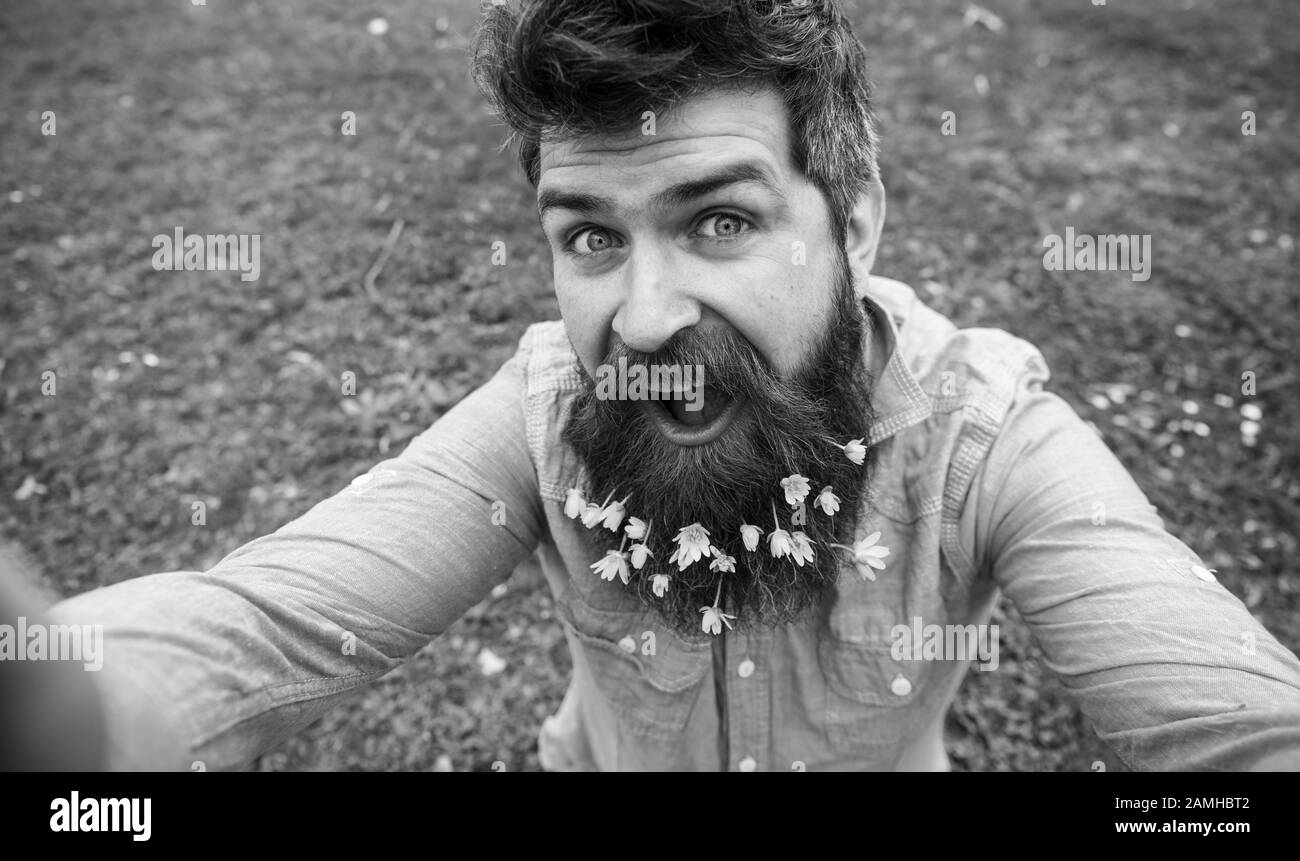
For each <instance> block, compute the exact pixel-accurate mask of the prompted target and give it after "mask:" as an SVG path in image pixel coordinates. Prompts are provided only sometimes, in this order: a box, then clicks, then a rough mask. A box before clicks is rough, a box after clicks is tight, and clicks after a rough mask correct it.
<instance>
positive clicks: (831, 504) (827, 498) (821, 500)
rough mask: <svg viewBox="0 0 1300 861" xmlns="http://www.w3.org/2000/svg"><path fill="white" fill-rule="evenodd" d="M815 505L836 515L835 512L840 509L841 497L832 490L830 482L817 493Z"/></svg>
mask: <svg viewBox="0 0 1300 861" xmlns="http://www.w3.org/2000/svg"><path fill="white" fill-rule="evenodd" d="M813 505H814V506H816V507H820V508H821V510H822V511H824V512H826V513H827V514H829V515H831V516H832V517H834V516H835V512H837V511H839V510H840V498H839V497H838V496H836V495H835V494H834V493H833V492H832V491H831V486H830V485H829V484H828V485H826V486H825V487H823V488H822V492H821V493H819V494H817V501H816V502H814V503H813Z"/></svg>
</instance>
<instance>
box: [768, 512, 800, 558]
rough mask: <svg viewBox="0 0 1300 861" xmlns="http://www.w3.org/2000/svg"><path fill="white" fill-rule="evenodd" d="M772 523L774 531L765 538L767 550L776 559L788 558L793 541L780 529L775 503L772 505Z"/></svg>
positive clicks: (792, 550)
mask: <svg viewBox="0 0 1300 861" xmlns="http://www.w3.org/2000/svg"><path fill="white" fill-rule="evenodd" d="M772 522H773V523H774V524H776V529H774V530H773V531H772V532H770V533H769V534H768V536H767V549H768V550H769V551H771V553H772V556H773V557H774V558H776V559H780V558H781V557H782V556H789V555H790V554H791V553H793V552H794V541H792V540H791V538H790V533H789V532H786V531H785V530H784V529H782V528H781V521H779V520H777V519H776V503H772Z"/></svg>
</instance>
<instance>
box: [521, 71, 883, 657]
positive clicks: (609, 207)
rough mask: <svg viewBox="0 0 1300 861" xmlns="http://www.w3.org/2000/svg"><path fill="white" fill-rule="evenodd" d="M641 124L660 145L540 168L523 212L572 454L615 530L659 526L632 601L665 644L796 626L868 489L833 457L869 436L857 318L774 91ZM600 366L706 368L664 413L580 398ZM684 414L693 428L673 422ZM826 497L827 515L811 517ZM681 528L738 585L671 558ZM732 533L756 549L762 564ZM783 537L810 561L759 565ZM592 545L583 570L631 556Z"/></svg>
mask: <svg viewBox="0 0 1300 861" xmlns="http://www.w3.org/2000/svg"><path fill="white" fill-rule="evenodd" d="M655 119H656V128H655V132H656V133H655V134H653V135H649V134H642V133H641V131H642V130H641V129H634V130H632V131H631V132H627V133H623V134H619V135H609V136H598V137H584V138H581V139H578V140H573V141H569V142H566V143H557V144H553V145H546V146H544V147H543V149H542V153H541V172H540V180H539V184H538V202H539V207H540V209H541V212H542V223H543V228H544V229H545V231H546V234H547V237H548V239H549V241H550V243H551V246H552V253H553V255H554V259H555V283H556V291H557V293H558V295H559V300H560V307H561V310H562V312H563V315H564V322H565V327H566V329H567V331H568V334H569V338H570V341H571V342H572V344H573V347H574V350H575V352H576V353H577V355H578V357H579V360H580V362H581V365H582V370H583V372H584V378H585V381H586V385H585V388H584V391H583V392H581V393H580V395H579V396H578V397H577V398H576V399H575V401H574V404H573V408H572V411H571V413H570V419H569V423H568V425H567V426H566V430H565V441H566V442H567V443H568V444H569V445H570V446H572V448H573V449H574V450H575V452H576V453H577V454H578V457H579V458H580V460H581V461H582V463H583V464H584V466H585V467H586V469H587V471H588V473H589V475H588V477H587V482H588V486H587V487H586V488H585V490H586V492H587V494H588V497H589V501H594V502H597V503H600V502H603V501H604V500H605V497H606V496H607V495H610V494H612V495H613V497H614V498H616V499H624V498H626V499H627V511H628V514H629V515H635V516H637V517H639V518H641V519H642V520H645V521H652V522H653V526H652V527H651V540H650V541H649V542H648V543H649V545H650V547H651V549H652V551H653V553H654V556H653V557H652V558H651V559H650V560H649V561H648V562H647V563H646V565H645V567H644V569H642V570H640V571H637V572H634V575H633V580H632V581H631V582H629V584H628V585H629V587H630V588H632V589H633V590H634V591H636V593H637V594H638V596H639V597H641V598H642V599H643V600H644V601H645V603H646V604H648V605H650V606H653V607H655V608H656V609H657V610H658V611H659V612H661V613H662V614H663V615H664V617H665V619H666V620H667V621H668V622H669V623H670V624H671V625H673V627H675V628H677V629H679V630H681V631H682V632H684V633H685V632H689V631H691V630H692V629H695V630H698V628H699V621H700V616H699V614H698V610H699V608H700V607H701V606H702V605H711V604H713V603H714V602H715V600H720V601H721V603H722V606H724V607H725V608H726V610H727V612H730V613H736V614H737V615H741V614H743V621H744V622H745V623H751V622H756V621H763V622H785V621H792V620H793V618H794V617H796V616H797V615H798V614H800V613H802V612H803V611H805V610H807V609H808V608H809V607H811V606H812V605H814V604H815V603H816V599H817V597H818V596H819V595H820V593H821V590H822V589H824V588H825V587H826V586H827V585H828V584H829V583H833V582H834V581H835V579H836V577H837V572H838V562H837V559H836V553H837V551H835V550H833V549H832V548H831V547H830V546H829V544H830V543H831V542H840V543H844V542H846V541H848V540H850V537H851V536H852V527H853V523H854V519H855V515H856V512H857V510H858V505H859V502H860V494H861V491H862V489H863V483H864V478H865V472H864V469H863V467H862V466H860V465H857V464H853V463H851V462H850V461H849V460H848V459H847V458H846V457H845V455H844V452H843V451H842V450H841V449H840V448H839V445H841V444H843V443H846V442H848V441H849V440H850V439H854V438H860V437H865V436H866V435H867V431H868V427H867V425H868V422H869V413H870V410H869V387H870V383H869V379H868V374H867V371H866V368H865V367H864V364H863V361H862V346H863V336H864V333H865V332H866V331H867V330H866V326H865V323H864V315H863V311H862V306H861V305H860V304H859V303H857V302H856V301H854V298H853V289H852V276H851V275H850V266H849V260H848V258H847V256H846V254H845V248H844V244H843V243H842V242H840V241H837V240H836V238H835V237H833V236H832V232H831V221H830V215H829V211H828V209H827V206H826V203H825V200H824V198H823V196H822V195H821V193H820V192H819V190H818V189H817V188H816V186H814V185H813V184H812V183H810V182H809V181H808V180H807V179H806V178H805V177H804V176H803V175H802V173H801V172H800V171H799V169H798V168H797V166H795V165H794V164H793V162H792V160H791V156H790V152H789V141H788V132H787V119H786V113H785V108H784V105H783V104H782V102H781V100H780V98H779V97H778V96H777V95H776V94H775V93H772V92H761V93H756V94H742V93H740V92H738V91H735V90H728V91H719V92H715V93H712V94H709V95H706V96H702V97H697V98H694V99H691V100H689V101H687V102H684V103H683V104H682V105H680V106H679V107H678V108H677V109H676V110H674V111H672V112H671V113H670V114H669V115H668V116H661V117H656V118H655ZM611 366H612V367H614V368H622V367H627V368H635V367H638V366H640V367H643V368H648V367H656V366H657V367H664V366H667V367H676V368H681V369H683V372H684V370H685V369H686V368H698V367H703V369H704V378H703V385H702V386H701V385H700V384H699V383H700V381H699V378H698V375H697V376H696V378H695V379H693V380H691V381H690V382H691V383H693V384H695V386H696V388H695V390H694V391H693V392H690V393H687V394H685V396H684V397H683V395H682V394H680V393H679V396H678V400H677V401H676V403H670V404H665V403H663V402H661V401H656V400H647V399H644V398H642V399H640V400H637V401H628V400H618V399H617V398H613V399H611V398H610V397H609V396H608V395H609V392H608V390H605V392H604V394H602V391H601V389H600V388H599V387H598V386H597V385H596V382H595V379H596V378H598V377H601V376H602V375H603V374H604V371H603V370H602V368H609V367H611ZM682 379H683V381H685V379H686V378H685V375H684V373H683V377H682ZM656 394H660V395H662V396H664V397H670V393H667V392H660V393H656ZM696 398H698V399H701V400H702V407H703V408H702V409H697V410H693V409H691V408H690V407H689V406H687V404H686V403H684V401H690V400H693V399H696ZM794 474H799V475H802V476H805V477H807V478H808V479H809V480H810V483H811V492H810V493H809V495H808V496H807V498H806V500H805V501H804V506H803V508H802V510H801V511H798V513H796V509H792V507H791V506H790V505H789V504H788V503H787V501H786V498H785V494H784V492H783V490H782V487H781V484H780V482H781V479H782V478H785V477H787V476H790V475H794ZM827 485H830V486H832V487H833V492H834V494H835V495H836V496H837V497H838V498H839V500H840V504H841V510H840V511H839V512H837V513H836V516H835V517H831V516H829V515H827V514H825V513H823V512H821V511H820V510H817V509H815V508H814V506H813V503H814V499H815V498H816V496H817V495H818V494H819V493H820V491H821V490H822V488H823V487H825V486H827ZM692 523H698V524H700V525H702V526H703V527H704V528H705V529H707V530H708V531H709V544H710V545H712V546H714V547H716V548H717V550H716V551H715V556H714V558H716V557H717V554H721V553H725V554H727V555H729V556H732V557H734V558H735V570H734V571H727V570H725V568H722V569H715V568H710V562H711V561H712V560H711V559H710V558H708V557H707V556H706V558H704V559H702V560H699V561H697V562H695V563H693V564H692V565H690V566H688V567H687V568H685V569H683V568H681V567H680V565H677V564H673V563H672V562H671V561H670V560H669V558H668V557H669V555H670V553H671V551H672V550H673V549H674V547H675V545H674V544H673V543H672V539H673V537H674V536H675V535H676V534H677V531H678V530H679V529H681V528H682V527H685V526H688V525H690V524H692ZM745 524H750V525H752V526H757V527H759V528H760V529H761V530H762V533H763V536H764V538H763V540H762V542H761V543H760V546H759V547H758V548H757V549H756V550H748V549H747V548H745V547H744V546H743V542H742V539H741V531H740V529H741V527H742V526H743V525H745ZM778 528H779V529H782V530H786V531H787V532H789V533H791V534H792V535H796V536H797V535H801V534H802V535H806V536H807V537H808V539H809V540H810V542H811V546H812V547H813V548H814V550H815V553H816V558H815V559H814V560H812V561H807V560H805V561H803V562H802V563H796V562H795V561H794V560H793V559H791V558H789V557H780V556H774V555H773V554H772V553H771V552H770V545H769V543H768V540H767V536H768V535H769V534H770V533H772V532H773V531H774V530H776V529H778ZM591 535H592V538H593V543H594V544H595V548H594V549H596V550H597V551H600V550H627V549H628V548H627V546H626V545H627V543H628V542H626V541H623V540H622V538H621V536H620V535H619V534H616V533H611V532H608V531H605V530H604V529H602V528H599V527H597V528H596V529H594V530H592V533H591ZM655 575H660V577H661V578H662V577H668V578H669V585H668V587H667V589H664V588H662V587H663V583H660V584H659V587H660V588H658V589H656V588H653V577H654V576H655ZM722 587H725V589H724V588H722Z"/></svg>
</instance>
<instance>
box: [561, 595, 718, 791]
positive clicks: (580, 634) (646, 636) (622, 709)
mask: <svg viewBox="0 0 1300 861" xmlns="http://www.w3.org/2000/svg"><path fill="white" fill-rule="evenodd" d="M600 585H604V584H600ZM597 588H599V586H598V587H597ZM556 608H557V610H558V611H559V617H560V619H561V621H562V623H563V625H564V628H565V633H566V636H567V637H568V640H569V647H570V650H571V651H572V652H573V653H574V663H575V672H576V671H577V669H576V667H577V665H578V664H579V663H582V664H585V666H586V669H587V671H588V672H589V673H590V677H591V683H592V685H593V686H594V688H595V690H596V692H597V693H598V694H599V695H600V697H601V699H602V700H603V701H604V703H605V704H606V705H607V706H608V707H609V710H610V712H611V713H612V715H613V717H614V719H615V720H616V722H617V724H618V731H619V743H620V746H621V747H625V748H630V750H628V751H627V752H626V753H627V756H626V758H627V760H628V761H630V762H636V763H637V764H638V765H640V766H642V767H646V768H668V767H670V765H671V764H672V762H673V761H674V760H675V759H676V758H677V756H678V755H679V754H680V752H681V747H682V745H681V740H682V733H683V732H684V731H685V729H686V724H687V722H688V720H689V718H690V716H691V712H692V711H693V709H694V708H695V705H696V702H697V701H698V700H699V697H700V692H701V689H702V687H703V684H704V678H705V676H706V675H707V673H708V671H709V668H710V666H711V665H712V652H711V650H710V645H709V643H708V642H690V641H686V640H683V639H682V638H681V637H679V636H677V635H676V634H674V633H672V632H670V631H668V630H666V629H665V628H664V627H663V626H662V625H661V624H660V623H659V622H658V619H657V617H655V616H654V615H653V613H651V612H649V611H646V610H644V609H642V608H638V607H635V606H634V605H629V606H628V607H627V608H626V609H602V608H597V607H594V606H592V605H591V604H590V603H589V602H588V601H586V600H585V599H584V598H583V596H582V595H581V594H580V593H579V591H578V590H577V589H575V588H573V587H572V584H570V587H569V588H566V589H565V591H564V593H563V595H561V597H560V599H559V600H558V601H557V602H556Z"/></svg>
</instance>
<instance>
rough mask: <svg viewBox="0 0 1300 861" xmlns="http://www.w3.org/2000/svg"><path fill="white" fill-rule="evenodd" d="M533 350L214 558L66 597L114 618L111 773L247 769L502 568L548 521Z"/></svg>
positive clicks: (61, 617) (508, 567)
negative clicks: (528, 378) (526, 391)
mask: <svg viewBox="0 0 1300 861" xmlns="http://www.w3.org/2000/svg"><path fill="white" fill-rule="evenodd" d="M521 361H522V359H521V357H520V356H518V355H517V356H516V357H514V358H512V359H511V360H510V361H508V362H507V363H506V364H505V365H504V366H503V367H502V368H501V370H500V371H499V372H498V373H497V374H496V375H495V376H494V377H493V378H492V380H490V381H489V382H488V383H487V384H485V385H484V386H483V387H482V388H480V389H478V390H477V391H475V392H474V393H473V394H471V395H469V396H468V397H466V398H465V399H464V400H463V401H462V402H461V403H459V404H458V405H457V406H456V407H455V408H453V409H452V410H451V411H449V412H448V413H447V414H446V415H445V416H443V417H442V418H441V419H439V420H438V421H437V422H436V423H435V424H434V425H433V426H432V427H431V428H430V429H428V430H427V431H425V432H424V433H423V434H421V435H420V436H419V437H417V438H416V439H415V440H414V441H413V442H412V443H411V444H410V445H409V446H408V447H407V449H406V450H405V451H403V452H402V454H401V455H399V456H398V457H396V458H392V459H390V460H386V461H383V462H382V463H379V464H377V465H376V466H375V467H374V468H373V469H372V470H370V472H369V473H367V474H365V475H363V476H360V477H359V478H358V479H357V480H356V481H354V482H353V483H352V485H351V486H350V487H348V488H347V489H345V490H343V491H342V492H341V493H339V494H337V495H335V496H333V497H331V498H330V499H327V500H325V501H323V502H321V503H320V504H318V505H316V506H315V507H314V508H312V509H311V510H310V511H309V512H307V513H306V514H304V515H303V516H301V517H299V518H298V519H296V520H294V521H292V522H291V523H289V524H287V525H285V526H284V527H282V528H280V529H279V530H277V531H276V532H274V533H272V534H271V535H267V536H264V537H262V538H258V539H257V540H255V541H252V542H250V543H249V544H246V545H245V546H243V547H241V548H239V549H238V550H236V551H234V552H233V553H231V554H230V555H229V556H227V557H226V558H225V559H223V560H221V562H219V563H218V564H217V565H216V566H215V567H213V568H212V569H210V570H208V571H205V572H202V573H199V572H171V573H166V574H154V575H149V576H145V577H139V578H137V579H134V580H128V581H126V582H123V583H119V584H116V585H113V586H109V587H106V588H103V589H97V590H94V591H91V592H87V593H85V594H82V595H79V596H77V597H75V598H72V599H69V600H66V601H63V602H61V603H59V604H57V605H55V607H54V608H53V609H52V610H51V615H52V617H53V618H54V619H55V621H57V622H61V623H80V624H86V625H102V626H103V631H104V655H103V669H102V671H100V673H98V674H97V678H96V682H97V683H98V687H99V690H100V693H101V697H102V700H103V708H104V712H105V721H106V725H107V738H108V758H109V763H108V764H109V767H110V768H113V769H123V768H163V769H166V768H181V769H188V768H191V767H192V763H194V762H195V761H201V762H203V763H204V767H205V768H207V769H219V768H233V767H240V766H242V765H244V764H246V763H247V762H248V761H249V760H251V759H252V758H253V757H256V756H258V755H259V754H261V753H262V752H263V751H265V750H267V749H268V748H269V747H271V746H272V745H274V744H276V743H277V742H279V741H280V740H282V739H284V738H286V737H288V736H289V735H291V734H292V733H294V732H296V731H298V730H299V729H301V728H302V727H304V726H306V725H307V724H309V723H311V722H312V721H313V720H315V719H316V718H318V717H320V716H321V715H322V714H323V713H324V712H325V711H326V710H327V709H328V708H329V707H330V706H332V705H334V704H335V703H336V702H338V701H339V700H340V699H341V698H343V697H344V696H346V695H347V694H348V693H349V692H351V691H353V690H354V689H355V688H357V687H358V686H359V685H362V684H365V683H368V682H371V681H373V680H375V679H377V678H379V677H380V676H382V675H384V674H385V673H387V672H388V671H390V670H392V669H393V668H394V667H396V666H398V664H399V663H401V662H402V661H403V660H404V659H405V658H407V657H409V656H411V655H412V654H414V653H415V652H416V651H418V650H419V649H420V648H421V647H422V646H424V645H425V644H427V643H428V642H429V641H430V640H432V639H433V638H434V637H436V636H438V635H439V634H440V633H442V632H443V631H444V630H446V628H447V627H448V626H449V625H451V623H452V622H454V621H455V620H456V619H457V618H459V617H460V616H461V615H462V614H463V613H464V612H465V611H466V610H468V609H469V608H470V607H472V606H473V605H474V604H475V603H477V602H478V601H480V600H481V599H482V598H484V597H485V596H486V595H487V593H488V592H489V591H490V590H491V588H492V587H493V586H494V585H496V584H498V583H500V582H503V581H504V580H505V579H507V578H508V577H509V575H510V572H511V571H512V570H513V569H514V568H515V566H516V565H517V564H518V563H519V562H520V561H522V560H523V559H524V558H525V557H527V556H528V554H530V553H531V552H532V551H533V550H534V549H535V547H536V545H537V543H538V540H539V536H540V531H541V530H542V529H543V522H544V521H543V518H542V515H541V504H540V497H539V494H538V489H537V477H536V473H535V471H534V469H533V465H532V461H531V459H530V458H529V456H528V449H527V443H526V437H525V430H524V416H523V396H522V388H523V384H522V379H521V377H522V370H521V367H520V363H521ZM494 504H496V507H495V511H496V512H497V516H496V517H495V518H494V517H493V513H494ZM502 515H504V516H502ZM145 727H149V729H145Z"/></svg>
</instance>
